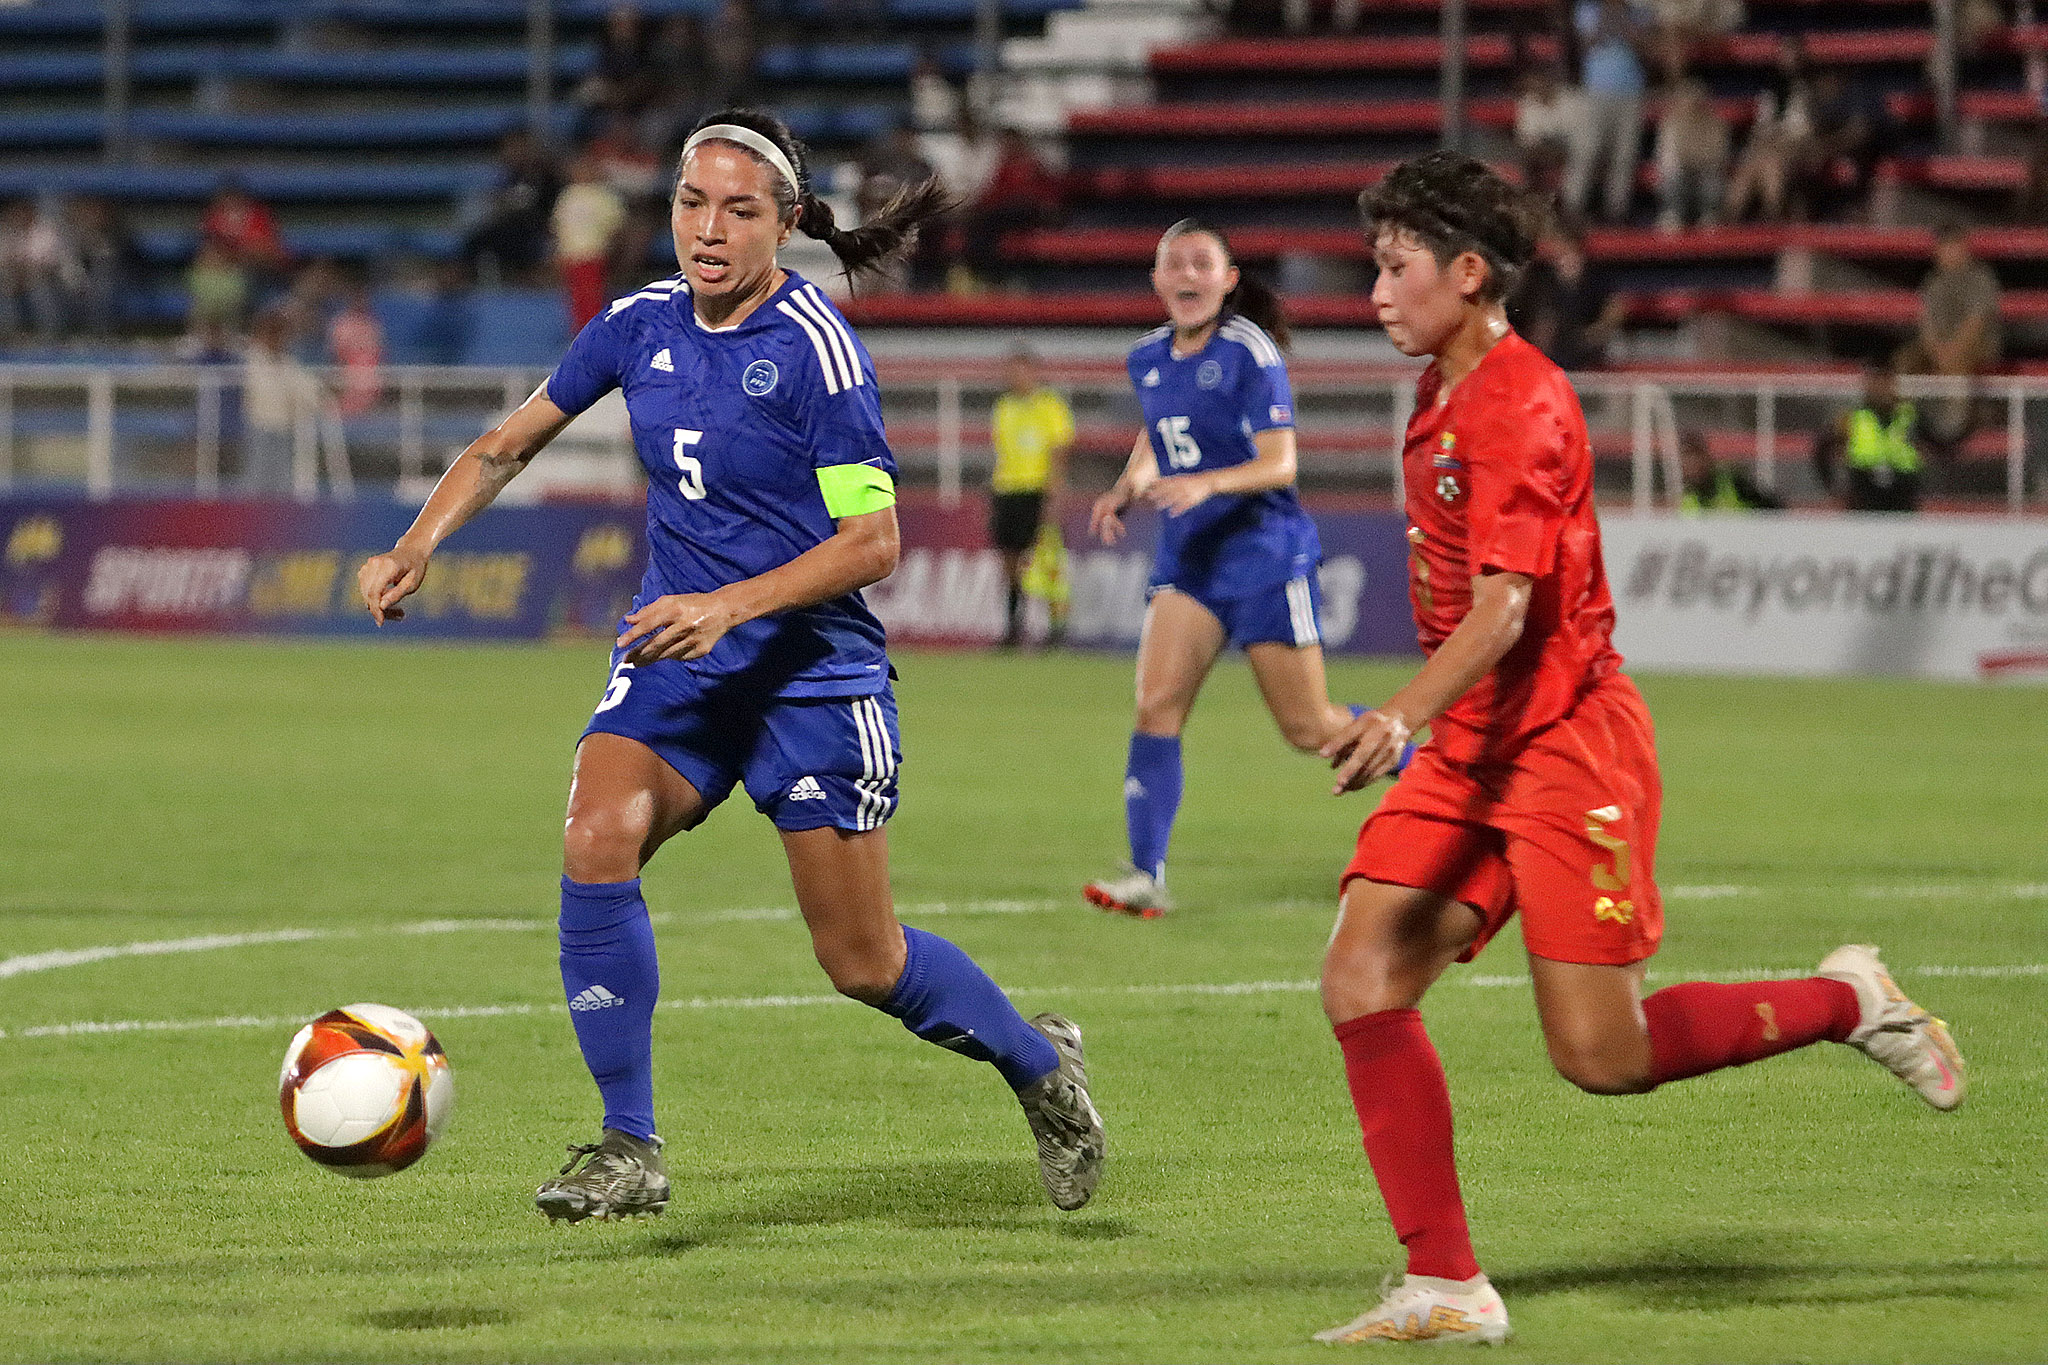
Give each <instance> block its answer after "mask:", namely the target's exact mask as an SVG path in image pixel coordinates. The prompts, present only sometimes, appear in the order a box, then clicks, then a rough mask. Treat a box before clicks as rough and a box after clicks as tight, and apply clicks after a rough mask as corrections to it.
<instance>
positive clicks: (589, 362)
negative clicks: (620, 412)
mask: <svg viewBox="0 0 2048 1365" xmlns="http://www.w3.org/2000/svg"><path fill="white" fill-rule="evenodd" d="M625 351H626V342H625V338H624V336H622V335H621V331H620V329H619V328H618V327H617V326H616V325H614V324H613V322H612V320H611V319H610V318H608V317H606V316H605V315H604V314H603V313H599V314H598V315H597V316H596V317H594V318H592V319H591V320H590V321H589V322H588V323H587V324H585V325H584V328H583V330H582V331H580V332H578V333H577V334H576V339H575V340H574V341H572V342H570V343H569V353H568V354H567V355H565V356H563V357H562V363H561V364H559V365H557V366H555V372H554V373H553V374H551V375H549V376H548V382H547V383H546V384H545V385H544V386H543V387H544V388H545V389H546V391H547V395H548V401H549V402H551V403H553V404H554V405H555V406H556V407H558V408H560V409H561V410H562V411H563V412H566V413H568V414H569V415H570V416H571V417H573V416H575V415H576V414H577V413H579V412H582V411H583V410H584V409H585V408H587V407H589V406H590V405H591V404H592V403H595V402H596V401H597V400H598V399H600V398H602V397H604V396H605V395H606V394H608V393H610V392H611V391H612V390H613V389H615V388H617V387H618V386H619V377H620V375H621V374H622V373H623V372H624V361H625Z"/></svg>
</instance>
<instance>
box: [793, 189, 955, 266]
mask: <svg viewBox="0 0 2048 1365" xmlns="http://www.w3.org/2000/svg"><path fill="white" fill-rule="evenodd" d="M799 203H800V204H801V206H802V208H803V217H802V218H800V219H798V220H797V226H798V228H799V229H800V230H801V231H802V232H803V234H804V235H805V236H807V237H815V238H817V239H818V240H819V241H821V242H823V243H824V244H825V245H826V246H828V247H830V248H831V249H832V254H833V255H834V256H837V257H838V258H839V264H840V266H841V267H842V268H843V269H844V270H845V272H846V277H847V278H848V279H849V280H850V279H852V278H853V277H854V276H855V275H857V274H859V273H861V272H862V271H870V270H873V271H879V270H881V269H882V268H883V267H884V266H886V265H887V264H888V263H889V262H890V261H892V260H894V259H895V258H896V257H898V256H900V255H902V254H903V253H904V252H906V251H908V250H909V249H910V248H911V246H912V245H913V244H915V243H916V241H917V233H918V229H919V228H921V227H923V226H924V225H925V224H926V223H929V222H931V221H932V220H933V219H934V218H937V217H939V216H940V215H942V214H944V213H946V212H947V211H948V210H950V209H951V208H952V207H953V200H952V197H951V196H949V195H948V194H947V193H946V190H945V187H944V186H943V185H941V184H940V183H939V178H938V177H937V176H932V177H931V178H930V179H928V180H925V181H924V182H923V183H922V184H917V185H906V186H904V187H903V188H902V189H900V190H898V191H897V192H896V195H895V197H894V198H892V199H891V200H890V201H889V202H888V203H887V204H884V205H883V206H882V209H881V211H880V212H879V213H876V214H875V215H874V216H873V217H872V218H869V219H868V220H867V221H866V222H864V223H862V224H861V225H860V226H859V227H857V228H842V227H840V226H839V224H838V223H837V222H836V221H835V220H834V217H833V213H832V206H831V205H830V204H828V203H826V202H825V201H824V200H822V199H820V198H819V197H818V196H817V195H815V194H812V193H811V192H810V191H809V190H808V189H806V190H805V191H804V195H803V198H802V199H801V200H800V201H799Z"/></svg>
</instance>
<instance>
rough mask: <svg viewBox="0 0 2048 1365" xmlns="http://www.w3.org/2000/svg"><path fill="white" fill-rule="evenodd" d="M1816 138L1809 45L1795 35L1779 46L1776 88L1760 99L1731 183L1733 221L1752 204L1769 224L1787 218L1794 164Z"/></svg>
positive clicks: (1728, 210)
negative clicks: (1804, 148)
mask: <svg viewBox="0 0 2048 1365" xmlns="http://www.w3.org/2000/svg"><path fill="white" fill-rule="evenodd" d="M1812 135H1813V87H1812V82H1811V78H1810V76H1809V74H1808V71H1807V66H1806V46H1805V44H1804V43H1803V42H1802V41H1801V40H1800V38H1799V35H1798V34H1796V33H1795V34H1790V35H1788V36H1787V37H1786V38H1785V41H1784V42H1783V43H1781V44H1780V45H1779V47H1778V66H1777V70H1776V72H1775V74H1774V75H1773V77H1772V81H1771V84H1770V86H1769V88H1767V89H1766V90H1764V91H1763V93H1761V94H1759V95H1758V96H1757V100H1756V113H1755V114H1754V115H1753V116H1752V117H1751V119H1750V122H1749V141H1748V142H1747V143H1745V144H1744V145H1743V148H1742V158H1741V160H1739V161H1738V162H1736V165H1735V174H1734V176H1733V177H1732V178H1731V179H1730V181H1729V185H1728V197H1727V202H1726V204H1725V206H1724V208H1725V212H1726V216H1727V219H1728V221H1729V222H1736V223H1739V222H1741V221H1742V220H1743V219H1744V218H1745V217H1747V216H1748V214H1749V211H1750V208H1751V207H1752V206H1754V207H1755V208H1756V211H1757V216H1758V217H1759V218H1761V219H1763V220H1764V221H1765V222H1770V223H1776V222H1782V221H1783V220H1784V217H1785V197H1786V182H1787V180H1788V179H1789V178H1790V176H1791V174H1792V161H1793V158H1794V156H1795V155H1797V153H1798V152H1799V150H1800V149H1801V148H1802V147H1804V146H1805V145H1806V143H1807V140H1808V139H1809V138H1810V137H1811V136H1812Z"/></svg>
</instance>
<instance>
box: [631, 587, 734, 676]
mask: <svg viewBox="0 0 2048 1365" xmlns="http://www.w3.org/2000/svg"><path fill="white" fill-rule="evenodd" d="M737 624H739V622H738V618H737V617H736V616H734V614H733V613H732V611H731V609H730V608H728V607H727V606H726V604H725V602H724V601H723V600H722V599H721V598H720V596H719V594H717V593H715V592H684V593H676V594H673V595H672V596H669V597H657V598H655V599H654V600H653V601H652V602H649V603H648V604H647V605H646V606H644V607H642V608H640V610H638V611H636V612H634V613H633V614H632V615H631V616H628V617H627V618H626V630H625V633H624V634H622V635H620V636H619V648H620V649H622V650H624V651H625V658H624V662H626V663H630V664H651V663H654V662H656V661H657V660H660V659H701V658H703V657H704V656H705V655H706V654H709V653H710V652H711V648H712V646H713V645H716V644H717V643H718V642H719V641H720V640H722V639H724V638H725V633H726V632H727V631H729V630H731V629H732V628H733V627H734V626H735V625H737Z"/></svg>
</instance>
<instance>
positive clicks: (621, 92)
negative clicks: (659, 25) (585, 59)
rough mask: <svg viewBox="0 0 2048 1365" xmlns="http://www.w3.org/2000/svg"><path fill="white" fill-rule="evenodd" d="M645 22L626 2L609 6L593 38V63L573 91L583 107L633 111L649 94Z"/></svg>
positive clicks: (643, 103)
mask: <svg viewBox="0 0 2048 1365" xmlns="http://www.w3.org/2000/svg"><path fill="white" fill-rule="evenodd" d="M650 46H651V43H650V42H649V38H648V32H647V21H646V19H645V18H643V17H642V16H641V14H640V11H639V10H638V9H637V8H635V7H634V6H632V5H630V4H619V5H613V6H612V7H611V9H610V10H608V11H606V13H605V16H604V31H603V32H602V33H601V34H600V35H599V36H598V40H597V64H596V66H595V67H593V68H592V70H591V73H590V76H589V78H588V79H586V80H585V81H584V82H583V84H582V86H581V87H579V88H578V89H577V91H576V98H577V100H578V102H580V103H581V104H582V105H583V106H584V107H585V108H587V109H593V110H606V111H609V112H612V113H618V114H629V115H630V114H637V113H639V112H640V110H641V109H642V108H644V107H645V106H646V105H647V102H648V99H649V97H650V96H651V95H652V93H653V88H652V79H653V74H654V73H653V71H652V69H651V67H650V63H649V60H648V56H649V52H648V50H649V48H650Z"/></svg>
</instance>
